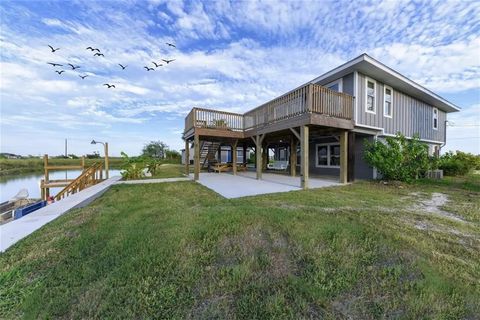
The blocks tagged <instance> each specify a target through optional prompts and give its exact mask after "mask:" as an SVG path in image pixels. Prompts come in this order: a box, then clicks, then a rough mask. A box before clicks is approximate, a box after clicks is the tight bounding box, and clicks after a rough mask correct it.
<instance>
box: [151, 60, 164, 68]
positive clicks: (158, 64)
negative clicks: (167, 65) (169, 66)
mask: <svg viewBox="0 0 480 320" xmlns="http://www.w3.org/2000/svg"><path fill="white" fill-rule="evenodd" d="M152 63H153V64H154V65H155V68H158V67H161V66H163V64H161V63H156V62H155V61H152Z"/></svg>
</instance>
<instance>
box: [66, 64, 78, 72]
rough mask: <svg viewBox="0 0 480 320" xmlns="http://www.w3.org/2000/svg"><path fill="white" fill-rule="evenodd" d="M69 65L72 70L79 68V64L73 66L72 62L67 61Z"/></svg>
mask: <svg viewBox="0 0 480 320" xmlns="http://www.w3.org/2000/svg"><path fill="white" fill-rule="evenodd" d="M67 64H68V65H69V66H70V67H72V70H75V69H78V68H80V66H74V65H73V64H71V63H67Z"/></svg>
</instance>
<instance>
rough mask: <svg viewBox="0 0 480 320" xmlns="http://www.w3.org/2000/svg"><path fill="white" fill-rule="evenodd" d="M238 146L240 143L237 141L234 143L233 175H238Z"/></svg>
mask: <svg viewBox="0 0 480 320" xmlns="http://www.w3.org/2000/svg"><path fill="white" fill-rule="evenodd" d="M237 144H238V141H237V140H235V141H234V142H233V143H232V165H233V175H236V174H237Z"/></svg>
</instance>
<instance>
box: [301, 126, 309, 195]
mask: <svg viewBox="0 0 480 320" xmlns="http://www.w3.org/2000/svg"><path fill="white" fill-rule="evenodd" d="M308 140H309V133H308V126H301V127H300V154H301V157H302V158H301V162H300V186H301V188H302V189H308V178H309V174H308V165H309V161H308V160H309V159H308V156H309V152H308V149H309V148H308Z"/></svg>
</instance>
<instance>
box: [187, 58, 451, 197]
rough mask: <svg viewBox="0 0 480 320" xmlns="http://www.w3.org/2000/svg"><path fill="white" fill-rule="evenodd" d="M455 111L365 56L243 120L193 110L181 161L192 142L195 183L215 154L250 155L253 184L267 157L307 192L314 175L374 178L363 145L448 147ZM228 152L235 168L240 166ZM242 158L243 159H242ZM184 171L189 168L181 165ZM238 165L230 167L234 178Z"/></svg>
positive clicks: (434, 149) (343, 179) (433, 149)
mask: <svg viewBox="0 0 480 320" xmlns="http://www.w3.org/2000/svg"><path fill="white" fill-rule="evenodd" d="M459 110H460V109H459V107H457V106H455V105H454V104H452V103H450V102H448V101H447V100H445V99H444V98H442V97H440V96H438V95H437V94H435V93H433V92H432V91H430V90H428V89H426V88H424V87H422V86H421V85H419V84H417V83H415V82H414V81H412V80H410V79H408V78H406V77H405V76H403V75H401V74H400V73H398V72H396V71H395V70H393V69H391V68H389V67H387V66H385V65H384V64H382V63H381V62H379V61H377V60H375V59H373V58H372V57H370V56H368V55H367V54H362V55H361V56H359V57H357V58H355V59H353V60H351V61H348V62H347V63H345V64H343V65H341V66H339V67H337V68H335V69H333V70H331V71H329V72H327V73H325V74H323V75H321V76H319V77H317V78H315V79H313V80H312V81H310V82H308V83H306V84H304V85H302V86H300V87H298V88H296V89H293V90H292V91H289V92H287V93H285V94H283V95H281V96H279V97H277V98H275V99H273V100H271V101H269V102H267V103H265V104H262V105H260V106H258V107H256V108H254V109H252V110H251V111H248V112H246V113H245V114H236V113H229V112H222V111H217V110H210V109H202V108H193V109H192V111H191V112H190V113H189V114H188V116H187V117H186V119H185V130H184V134H183V139H184V140H185V143H186V148H185V150H186V153H188V154H187V155H186V157H189V155H190V146H191V144H192V143H193V153H194V157H193V159H194V161H193V164H194V168H195V170H194V171H195V178H197V179H198V176H199V173H200V170H201V168H202V167H203V166H205V165H206V164H207V163H208V162H209V161H210V160H216V159H217V158H218V156H217V154H218V150H219V148H222V146H223V147H225V146H229V147H231V148H232V149H231V150H236V149H237V150H238V148H241V149H242V150H244V152H246V150H247V149H248V150H254V151H255V155H256V172H257V178H258V179H261V177H262V172H264V171H265V170H268V169H267V168H272V167H271V165H270V166H268V167H267V162H268V158H269V155H272V154H273V157H274V158H275V159H276V160H278V161H282V162H283V163H285V164H287V170H286V171H287V173H288V174H290V175H293V176H296V175H297V173H300V174H299V177H300V179H301V184H302V186H303V187H304V188H307V187H308V178H309V176H310V175H312V176H330V177H335V178H337V179H339V180H340V181H341V182H347V181H353V180H355V179H372V178H375V177H376V170H375V168H372V167H369V166H368V165H367V164H366V163H365V161H364V160H363V152H364V142H365V140H370V141H372V140H374V139H384V138H385V137H387V136H394V135H395V134H396V133H397V132H400V133H402V134H404V135H405V136H406V137H407V138H411V137H412V136H413V135H415V134H418V135H419V136H420V139H421V140H422V141H424V142H425V143H427V144H428V145H429V147H430V152H431V153H432V154H433V153H438V152H439V149H440V147H441V146H442V145H443V144H444V143H445V138H446V119H447V113H449V112H456V111H459ZM237 153H238V152H234V153H232V161H231V162H232V163H238V159H237ZM246 158H247V157H243V159H242V160H244V159H246ZM186 165H187V169H188V165H189V163H187V164H186ZM238 169H239V168H238V166H237V165H232V171H233V173H234V174H236V173H237V171H238Z"/></svg>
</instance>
